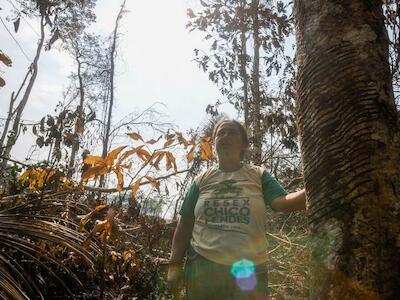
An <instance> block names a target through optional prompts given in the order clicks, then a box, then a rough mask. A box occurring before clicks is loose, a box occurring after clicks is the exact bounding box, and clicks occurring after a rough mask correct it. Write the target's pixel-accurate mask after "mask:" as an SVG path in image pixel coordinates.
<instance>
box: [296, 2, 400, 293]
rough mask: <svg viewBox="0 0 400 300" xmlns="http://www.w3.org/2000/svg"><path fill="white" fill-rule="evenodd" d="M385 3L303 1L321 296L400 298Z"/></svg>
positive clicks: (315, 281)
mask: <svg viewBox="0 0 400 300" xmlns="http://www.w3.org/2000/svg"><path fill="white" fill-rule="evenodd" d="M381 5H382V3H381V1H374V0H371V1H362V0H353V1H348V0H329V1H328V0H297V1H295V20H296V39H297V63H298V74H297V76H298V77H297V85H298V86H297V95H296V98H297V99H296V102H297V117H298V125H299V132H300V136H301V150H302V155H303V168H304V177H305V184H306V190H307V199H308V208H309V213H308V214H309V224H310V227H311V234H312V243H311V244H312V263H311V276H312V280H311V290H310V296H311V299H397V298H398V297H399V295H400V222H399V219H400V218H399V217H400V206H399V201H400V194H399V168H400V159H399V153H400V149H399V145H400V144H399V142H400V141H399V123H398V120H397V112H396V108H395V103H394V97H393V90H392V85H391V77H390V71H389V63H388V40H387V33H386V30H385V27H384V23H383V14H382V6H381Z"/></svg>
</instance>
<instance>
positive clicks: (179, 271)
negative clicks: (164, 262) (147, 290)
mask: <svg viewBox="0 0 400 300" xmlns="http://www.w3.org/2000/svg"><path fill="white" fill-rule="evenodd" d="M182 280H183V265H182V263H170V264H169V267H168V275H167V287H168V290H169V291H170V292H171V294H173V295H174V296H176V297H177V295H178V294H179V292H180V290H181V288H182Z"/></svg>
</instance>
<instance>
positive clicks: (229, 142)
mask: <svg viewBox="0 0 400 300" xmlns="http://www.w3.org/2000/svg"><path fill="white" fill-rule="evenodd" d="M214 142H215V148H216V150H217V154H218V157H219V158H220V159H221V157H224V156H230V157H232V156H233V157H236V156H237V157H238V158H239V159H240V153H241V152H242V150H244V149H245V148H246V145H245V143H244V142H243V138H242V136H241V134H240V130H239V128H238V127H237V125H236V124H235V123H232V122H229V121H227V122H223V123H222V124H221V125H219V127H218V129H217V131H216V133H215V140H214Z"/></svg>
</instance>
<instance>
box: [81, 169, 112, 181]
mask: <svg viewBox="0 0 400 300" xmlns="http://www.w3.org/2000/svg"><path fill="white" fill-rule="evenodd" d="M109 172H110V168H109V167H108V166H94V167H92V168H90V169H89V170H87V171H86V172H85V173H83V174H82V181H88V180H89V179H90V178H92V177H98V176H102V175H105V174H107V173H109Z"/></svg>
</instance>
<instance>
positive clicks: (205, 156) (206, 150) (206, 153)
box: [200, 140, 215, 160]
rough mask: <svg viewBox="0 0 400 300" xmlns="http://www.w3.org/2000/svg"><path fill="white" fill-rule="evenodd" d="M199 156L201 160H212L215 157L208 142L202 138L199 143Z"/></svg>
mask: <svg viewBox="0 0 400 300" xmlns="http://www.w3.org/2000/svg"><path fill="white" fill-rule="evenodd" d="M200 147H201V156H200V158H201V159H202V160H213V159H215V157H214V154H213V153H212V148H211V145H210V143H208V141H207V140H203V142H202V143H201V146H200Z"/></svg>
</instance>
